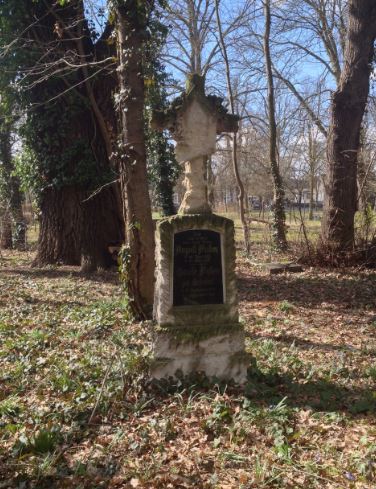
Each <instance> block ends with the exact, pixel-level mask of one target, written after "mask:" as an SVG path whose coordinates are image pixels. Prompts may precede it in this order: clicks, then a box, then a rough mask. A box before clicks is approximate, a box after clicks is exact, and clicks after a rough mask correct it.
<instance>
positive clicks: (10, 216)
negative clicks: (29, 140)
mask: <svg viewBox="0 0 376 489" xmlns="http://www.w3.org/2000/svg"><path fill="white" fill-rule="evenodd" d="M11 137H12V124H11V123H9V122H6V121H4V122H3V123H2V125H1V129H0V160H1V162H2V166H3V177H4V179H5V184H6V192H5V194H6V195H5V198H6V200H7V206H9V209H8V211H9V212H8V213H7V217H6V236H7V238H6V242H8V247H9V243H10V247H14V248H16V249H19V250H23V249H25V244H26V224H25V219H24V216H23V211H22V194H21V190H20V182H19V179H18V178H17V177H16V176H13V175H12V173H13V170H14V167H13V159H12V142H11ZM12 224H13V225H14V229H13V230H12ZM12 239H13V242H12ZM9 240H10V241H9Z"/></svg>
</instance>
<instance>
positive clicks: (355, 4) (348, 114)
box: [321, 0, 376, 252]
mask: <svg viewBox="0 0 376 489" xmlns="http://www.w3.org/2000/svg"><path fill="white" fill-rule="evenodd" d="M375 37H376V3H375V0H350V2H349V22H348V31H347V40H346V50H345V60H344V67H343V70H342V73H341V77H340V82H339V86H338V88H337V90H336V91H335V92H334V94H333V98H332V110H331V120H330V128H329V135H328V144H327V175H326V182H325V191H326V192H325V193H326V195H325V207H324V216H323V222H322V230H321V237H322V240H323V242H324V243H325V244H326V245H327V246H329V247H330V248H331V249H332V250H334V251H339V252H341V251H346V250H348V249H350V248H352V246H353V245H354V217H355V212H356V210H357V157H358V152H359V146H360V130H361V124H362V119H363V115H364V110H365V107H366V103H367V98H368V93H369V80H370V74H371V68H372V59H373V56H374V43H375Z"/></svg>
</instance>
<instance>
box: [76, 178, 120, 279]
mask: <svg viewBox="0 0 376 489" xmlns="http://www.w3.org/2000/svg"><path fill="white" fill-rule="evenodd" d="M117 185H118V184H117V183H115V184H113V185H111V186H108V187H106V188H104V189H102V190H101V191H100V192H99V193H98V194H97V195H94V196H92V197H89V198H88V200H86V201H84V202H83V204H82V205H83V222H84V226H83V229H82V236H81V270H82V271H83V272H92V271H95V270H97V269H106V268H109V267H110V266H111V265H113V264H114V262H113V258H112V256H111V254H110V252H109V249H108V248H109V246H111V245H112V246H120V244H121V243H123V242H124V222H123V220H122V218H121V209H120V208H119V201H118V198H117V188H116V187H117Z"/></svg>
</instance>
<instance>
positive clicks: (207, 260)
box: [173, 229, 223, 306]
mask: <svg viewBox="0 0 376 489" xmlns="http://www.w3.org/2000/svg"><path fill="white" fill-rule="evenodd" d="M203 304H223V279H222V257H221V235H220V233H217V232H215V231H209V230H205V229H199V230H196V229H194V230H190V231H182V232H180V233H176V234H175V235H174V274H173V305H174V306H193V305H203Z"/></svg>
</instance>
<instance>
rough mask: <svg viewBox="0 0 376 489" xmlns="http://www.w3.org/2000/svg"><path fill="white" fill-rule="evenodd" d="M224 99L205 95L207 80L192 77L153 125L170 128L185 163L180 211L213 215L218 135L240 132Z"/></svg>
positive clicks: (158, 115)
mask: <svg viewBox="0 0 376 489" xmlns="http://www.w3.org/2000/svg"><path fill="white" fill-rule="evenodd" d="M222 101H223V99H221V98H220V97H216V96H214V95H205V79H204V77H201V76H200V75H197V74H193V75H190V76H188V79H187V88H186V91H185V92H184V93H183V94H182V95H181V96H180V97H177V98H176V99H175V100H174V101H173V102H172V104H171V105H170V107H168V108H167V109H166V110H164V111H155V112H154V114H153V119H152V127H153V128H154V129H157V130H160V131H163V130H164V129H168V130H169V131H170V132H171V134H172V137H173V138H174V139H175V141H176V146H175V156H176V159H177V161H178V162H179V163H182V164H184V175H185V178H184V182H183V183H184V186H185V195H184V198H183V201H182V203H181V205H180V208H179V211H178V213H179V214H210V213H211V208H210V205H209V201H208V185H207V176H206V174H207V161H208V158H209V157H210V155H212V154H213V153H215V150H216V138H217V135H218V134H222V133H223V132H236V131H237V129H238V120H239V118H238V116H236V115H231V114H228V113H227V110H226V108H225V107H224V106H223V105H222Z"/></svg>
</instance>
